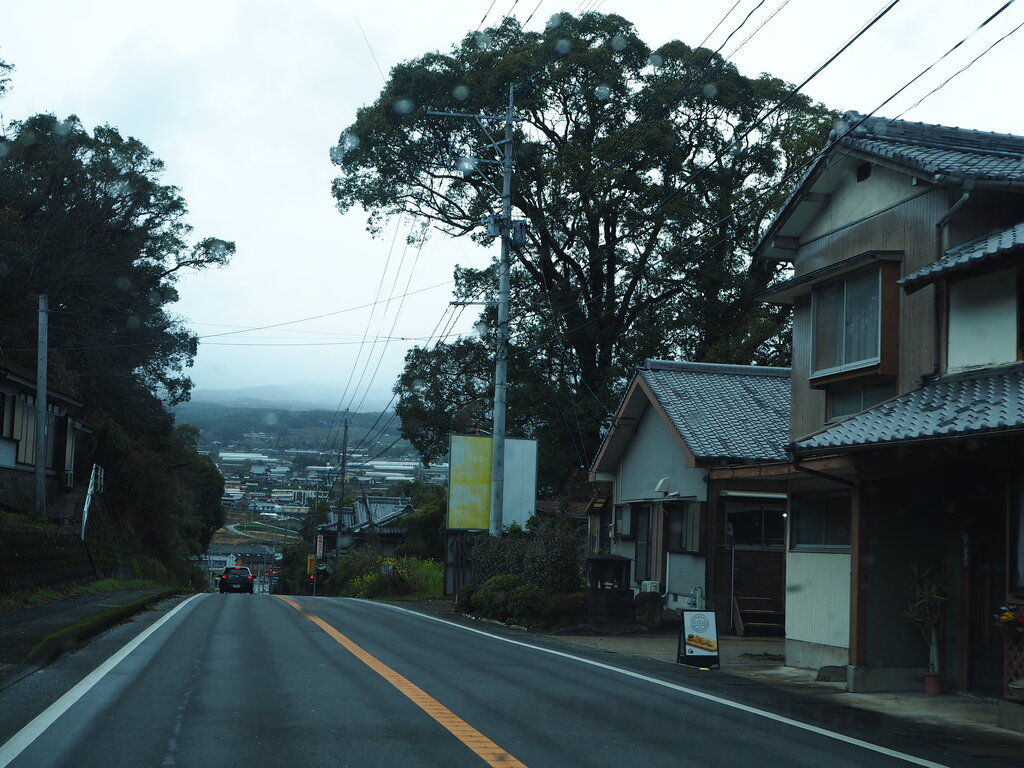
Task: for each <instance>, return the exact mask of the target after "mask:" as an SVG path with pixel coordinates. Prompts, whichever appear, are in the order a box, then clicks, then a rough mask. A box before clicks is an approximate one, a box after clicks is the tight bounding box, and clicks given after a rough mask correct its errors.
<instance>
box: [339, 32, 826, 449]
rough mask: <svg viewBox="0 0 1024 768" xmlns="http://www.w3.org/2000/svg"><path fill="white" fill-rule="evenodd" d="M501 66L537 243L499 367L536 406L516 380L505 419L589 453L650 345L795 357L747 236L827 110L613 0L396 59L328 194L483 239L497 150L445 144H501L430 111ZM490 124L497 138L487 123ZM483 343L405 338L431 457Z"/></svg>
mask: <svg viewBox="0 0 1024 768" xmlns="http://www.w3.org/2000/svg"><path fill="white" fill-rule="evenodd" d="M510 85H511V86H513V88H514V106H515V111H516V114H517V116H518V117H519V118H520V122H517V123H516V127H515V131H514V147H515V176H514V179H513V184H512V206H513V211H514V217H517V218H522V219H525V220H526V222H527V224H528V227H527V232H528V242H527V244H526V245H525V246H523V247H520V248H517V249H515V252H514V266H513V275H512V282H513V304H512V311H511V318H512V321H511V324H510V336H511V346H512V348H511V350H510V358H511V359H518V364H517V365H510V375H509V380H510V387H511V389H512V390H515V389H519V390H520V392H521V395H520V397H521V399H522V400H523V401H524V402H525V403H527V404H532V407H528V408H527V411H526V412H525V413H523V412H517V411H516V410H515V409H513V407H512V401H513V399H514V397H515V395H514V394H513V392H512V391H510V394H509V402H510V407H509V415H508V422H509V426H510V430H519V431H521V432H523V433H525V434H535V433H536V432H537V431H538V430H539V431H543V430H545V429H549V430H560V431H562V433H563V434H562V437H561V438H560V439H558V438H556V437H555V436H554V434H551V435H550V448H551V450H552V451H560V452H561V455H562V456H565V455H570V456H573V459H572V461H571V462H570V463H571V464H576V463H577V457H578V463H579V465H580V466H584V465H586V464H589V462H590V461H591V460H592V459H593V456H594V452H595V450H596V447H597V443H598V441H599V436H600V431H599V427H600V423H601V421H602V420H603V419H606V418H607V416H608V415H609V413H608V412H609V410H611V409H613V408H614V407H615V405H616V403H617V401H618V398H619V397H620V395H621V393H622V388H623V386H624V383H625V382H626V381H627V380H628V377H629V375H630V372H631V371H632V369H633V368H634V367H635V366H636V365H637V364H638V363H640V362H641V361H642V360H643V359H644V358H645V357H673V358H682V359H688V360H693V361H710V362H723V363H743V364H746V363H759V364H785V363H786V362H788V337H787V324H788V316H787V315H786V314H785V313H784V312H783V311H782V310H781V309H777V308H771V307H766V306H763V305H760V304H758V303H757V302H755V301H754V298H753V297H754V296H755V295H756V294H757V292H758V291H760V290H761V289H763V288H765V287H766V286H767V285H768V284H769V283H771V282H772V280H773V279H774V278H775V277H776V272H777V270H778V267H776V266H775V265H771V264H767V263H752V262H751V260H750V259H749V258H748V253H749V250H750V248H751V247H752V245H753V244H754V242H755V241H756V239H757V237H758V236H759V234H760V232H761V231H762V230H763V228H764V226H765V225H766V223H767V220H768V218H769V217H770V216H771V215H772V213H773V212H774V211H775V210H776V209H777V208H778V206H779V205H780V204H781V202H782V201H783V200H784V198H785V196H786V194H787V193H788V191H789V190H790V189H791V187H792V184H793V183H794V181H795V179H794V178H793V176H795V175H796V174H795V173H793V171H794V169H797V168H799V166H800V165H801V164H802V163H803V162H804V161H805V160H806V159H807V158H808V157H809V156H810V155H811V154H812V153H813V151H814V148H815V147H816V146H818V145H820V142H821V140H822V138H823V137H824V135H826V134H827V132H828V131H829V130H830V128H831V127H832V125H833V122H834V115H833V113H831V112H829V111H828V110H827V109H826V108H825V107H823V106H821V105H819V104H815V103H812V102H811V101H810V100H809V99H808V98H806V97H805V96H803V95H800V94H793V93H792V87H791V86H789V85H788V84H786V83H784V82H782V81H781V80H778V79H777V78H774V77H771V76H770V75H767V74H763V75H760V76H758V77H753V78H751V77H746V76H744V75H742V74H740V73H739V72H738V70H737V69H736V67H735V66H734V65H733V64H731V63H729V62H728V61H726V60H724V59H723V58H722V57H721V56H719V55H718V54H716V53H714V52H712V51H710V50H707V49H703V48H698V49H694V48H692V47H690V46H688V45H686V44H685V43H682V42H679V41H672V42H669V43H666V44H665V45H663V46H661V47H660V48H659V49H657V50H656V51H652V50H651V49H650V48H649V47H648V46H647V45H646V44H645V43H644V42H643V41H642V40H641V39H640V38H639V37H638V36H637V34H636V32H635V30H634V28H633V26H632V24H630V23H629V22H628V21H627V20H625V19H623V18H621V17H619V16H615V15H602V14H599V13H585V14H583V15H582V16H580V17H579V18H575V17H573V16H570V15H568V14H561V15H559V16H558V17H555V19H553V21H552V23H550V24H549V25H548V27H547V28H546V29H545V30H544V31H542V32H527V31H525V30H523V29H522V28H521V26H520V25H519V23H518V22H517V21H516V20H515V19H512V18H509V19H506V20H505V21H503V22H502V24H501V25H500V26H498V27H496V28H492V29H488V30H486V31H483V32H478V33H473V34H470V35H468V36H467V37H466V38H464V39H463V41H462V42H461V43H460V44H459V45H457V46H456V47H455V48H453V50H451V51H450V52H448V53H439V52H436V53H428V54H425V55H423V56H421V57H419V58H416V59H413V60H411V61H408V62H405V63H403V64H399V65H398V66H396V67H395V68H394V69H393V70H392V72H391V76H390V79H389V80H388V82H387V84H386V85H385V87H384V89H383V91H382V92H381V94H380V96H379V98H378V99H377V101H376V102H375V103H373V104H372V105H370V106H367V107H365V108H363V109H361V110H360V111H359V112H358V114H357V116H356V120H355V122H354V123H353V124H352V125H351V126H349V127H348V128H347V129H346V130H344V131H343V132H342V133H341V136H340V138H339V142H338V145H337V146H336V147H335V148H334V150H333V151H332V158H333V161H334V162H335V163H336V164H337V165H338V167H339V175H338V177H337V179H336V180H335V182H334V186H333V191H334V196H335V198H336V201H337V205H338V207H339V209H341V210H342V211H345V210H348V209H350V208H351V207H353V206H356V205H359V206H362V207H363V208H364V209H365V210H366V211H367V212H368V213H369V226H370V228H371V230H377V231H379V229H380V227H381V226H382V224H383V222H384V221H385V220H386V219H387V218H388V217H391V216H395V215H398V214H412V215H415V216H419V217H423V218H425V219H427V220H429V221H430V222H432V223H433V224H434V226H435V227H436V228H437V229H440V230H441V231H443V232H445V233H447V234H449V235H453V236H466V235H469V236H472V237H474V238H477V239H478V240H483V239H484V238H483V236H482V234H481V231H480V228H479V224H480V219H481V217H482V216H484V215H485V214H487V213H490V212H495V211H496V210H498V209H499V206H500V200H499V199H498V197H497V195H496V194H495V190H496V189H500V187H501V180H500V171H501V169H500V166H497V165H494V164H490V163H476V164H474V163H472V162H471V161H470V162H469V163H468V164H467V162H466V161H465V160H464V161H462V162H457V161H456V160H455V159H456V158H459V157H463V158H467V157H468V158H472V157H476V158H481V159H491V158H493V153H492V154H490V155H488V154H487V153H488V152H489V151H490V150H489V149H488V141H487V137H486V136H485V135H484V134H483V132H482V131H481V130H480V128H479V127H478V125H477V124H476V123H475V122H474V121H472V120H463V119H453V118H449V117H438V116H434V115H431V114H429V112H430V111H446V112H458V113H463V114H467V113H468V114H473V115H492V116H494V115H503V114H504V112H505V109H506V104H507V101H508V88H509V86H510ZM780 104H781V106H780ZM484 122H485V123H488V124H490V126H491V128H492V133H495V134H496V135H498V136H499V137H500V130H499V128H500V124H499V122H498V121H495V120H484ZM467 166H468V168H469V169H470V170H471V171H472V172H469V173H467V172H466V170H467ZM494 250H495V252H496V250H497V249H496V248H495V249H494ZM492 269H493V268H490V269H485V270H479V269H471V268H463V269H461V270H459V272H458V274H457V285H458V293H459V294H460V296H461V297H463V298H477V297H478V296H479V295H480V293H481V292H482V293H483V294H484V295H486V296H489V297H492V296H493V293H494V290H493V288H492V287H491V286H492V285H493V284H494V283H495V281H494V280H493V274H492ZM490 315H491V318H490V319H491V322H492V327H493V311H492V312H490ZM486 342H487V339H483V340H464V341H462V342H460V344H461V345H463V346H464V347H468V346H471V345H482V344H486ZM485 357H486V355H484V354H482V353H479V354H477V353H474V354H470V353H469V351H468V349H462V350H459V349H455V348H452V347H446V346H444V345H438V346H437V347H434V348H431V349H420V350H413V351H412V352H410V354H409V356H408V358H407V367H406V372H405V375H404V376H403V377H402V380H401V381H400V382H399V384H398V386H397V387H396V391H397V392H398V393H399V394H400V397H401V400H400V405H399V411H400V413H402V415H403V429H404V430H405V435H406V436H407V437H408V438H409V439H410V440H412V442H413V444H414V445H416V447H417V448H418V449H419V450H420V451H421V453H423V455H424V456H425V457H430V456H433V455H437V454H438V453H439V452H443V451H444V450H445V449H446V444H445V445H444V446H442V444H441V443H440V442H439V436H440V435H441V434H442V433H444V432H446V431H447V430H446V429H445V427H446V426H447V427H448V428H450V429H451V428H454V429H458V428H459V427H460V425H461V424H462V421H464V418H463V417H464V416H465V414H467V413H468V412H470V411H472V410H473V409H472V408H470V407H469V406H468V405H467V402H468V403H470V404H473V405H474V406H475V413H476V414H477V416H479V415H480V414H482V413H484V412H485V411H486V403H485V402H484V401H483V400H482V399H481V397H480V395H481V390H482V389H483V388H482V387H481V386H480V385H479V382H480V381H481V380H483V379H488V378H489V374H488V373H487V369H486V368H483V367H481V366H482V365H483V359H484V358H485ZM456 358H458V359H459V360H460V361H462V365H463V367H465V368H467V370H466V372H465V377H464V378H462V379H460V377H459V375H456V374H454V373H453V369H452V364H453V362H454V360H455V359H456ZM471 365H472V366H473V370H471V371H470V370H468V368H469V367H470V366H471ZM413 382H418V384H419V386H415V387H412V386H410V384H411V383H413ZM446 402H447V403H449V405H448V406H447V407H443V411H442V412H443V413H444V414H445V417H444V418H439V417H438V416H437V413H436V409H437V407H438V406H439V405H442V406H443V404H444V403H446ZM559 404H560V405H559ZM553 410H554V411H557V412H558V413H557V414H552V413H551V411H553ZM563 423H564V425H563ZM566 426H568V429H566ZM570 443H571V444H572V445H570ZM543 450H544V446H543V445H542V451H543ZM574 454H575V455H574ZM558 458H559V456H556V455H553V454H552V455H550V456H549V457H548V459H547V461H553V460H556V459H558ZM542 463H544V462H542Z"/></svg>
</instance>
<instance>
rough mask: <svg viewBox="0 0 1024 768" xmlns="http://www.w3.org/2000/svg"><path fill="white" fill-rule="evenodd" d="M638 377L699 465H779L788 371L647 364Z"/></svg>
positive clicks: (785, 433) (785, 420)
mask: <svg viewBox="0 0 1024 768" xmlns="http://www.w3.org/2000/svg"><path fill="white" fill-rule="evenodd" d="M638 375H639V376H640V377H641V378H642V379H643V381H644V382H645V383H646V384H647V386H648V388H649V389H650V391H651V393H652V394H653V395H654V397H655V398H656V399H657V401H658V403H659V404H660V405H661V407H662V408H663V409H664V411H665V414H666V415H667V416H668V417H669V419H670V420H671V421H672V424H673V426H675V428H676V430H677V431H678V432H679V435H680V436H681V437H682V438H683V440H684V441H685V442H686V445H687V446H688V447H689V449H690V451H692V452H693V455H694V456H695V457H696V458H697V459H698V460H702V461H780V460H784V459H785V458H786V453H785V446H786V443H787V442H788V440H789V401H790V369H789V368H769V367H766V366H756V365H719V364H716V363H687V362H673V361H667V360H647V361H645V362H644V365H643V366H642V367H641V368H640V369H639V371H638Z"/></svg>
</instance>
